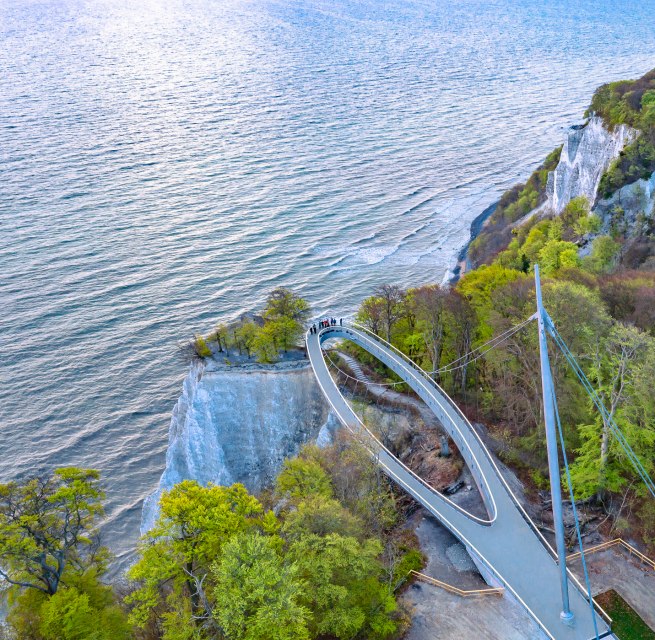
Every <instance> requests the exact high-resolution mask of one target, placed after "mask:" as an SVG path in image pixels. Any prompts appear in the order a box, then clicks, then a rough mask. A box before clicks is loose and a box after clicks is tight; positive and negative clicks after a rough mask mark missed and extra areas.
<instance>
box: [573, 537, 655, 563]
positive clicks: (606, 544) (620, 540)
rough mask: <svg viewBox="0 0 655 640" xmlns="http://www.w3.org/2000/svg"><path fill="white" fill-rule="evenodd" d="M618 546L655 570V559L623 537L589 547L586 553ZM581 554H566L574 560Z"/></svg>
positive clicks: (578, 552)
mask: <svg viewBox="0 0 655 640" xmlns="http://www.w3.org/2000/svg"><path fill="white" fill-rule="evenodd" d="M616 546H620V547H623V548H624V549H625V550H626V551H627V552H628V553H630V554H631V555H633V556H635V557H636V558H638V559H639V560H641V562H643V563H644V564H646V565H648V566H649V567H650V568H651V569H653V570H655V561H653V560H651V559H650V558H649V557H648V556H646V555H644V554H643V553H642V552H641V551H639V549H635V548H634V547H633V546H632V545H631V544H629V543H628V542H626V541H625V540H623V538H615V539H614V540H608V541H607V542H602V543H601V544H597V545H595V546H593V547H589V548H588V549H585V550H584V554H585V555H588V554H590V553H596V552H598V551H605V550H606V549H611V548H612V547H616ZM581 555H582V553H581V552H580V551H577V552H576V553H571V554H570V555H568V556H566V559H567V560H574V559H575V558H579V557H580V556H581Z"/></svg>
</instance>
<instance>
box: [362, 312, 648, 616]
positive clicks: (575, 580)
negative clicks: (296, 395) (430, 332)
mask: <svg viewBox="0 0 655 640" xmlns="http://www.w3.org/2000/svg"><path fill="white" fill-rule="evenodd" d="M351 324H352V325H353V326H354V327H356V328H357V329H362V330H363V331H365V332H366V333H367V334H369V335H371V336H373V337H374V338H375V339H376V340H377V341H378V342H381V343H384V344H385V345H387V346H389V347H390V348H391V349H393V350H394V351H395V352H396V353H398V354H399V355H400V356H401V357H402V358H403V359H404V360H405V361H406V362H407V363H408V364H410V365H411V366H412V368H413V369H414V370H416V371H417V372H419V373H421V374H422V376H423V378H424V379H425V380H427V381H428V382H430V384H432V385H433V386H434V387H435V388H436V389H437V390H438V391H439V393H440V394H441V395H442V396H443V397H444V398H446V400H447V401H448V402H449V404H450V405H451V406H452V407H453V408H454V409H455V411H456V412H457V413H458V414H459V416H460V417H461V418H462V419H463V420H464V421H465V422H466V424H468V425H469V427H470V430H471V432H472V433H473V435H474V436H475V438H476V439H477V440H478V442H479V444H480V445H481V447H482V448H483V449H484V451H485V452H486V453H487V456H488V458H489V461H490V463H491V464H492V466H493V467H494V469H495V470H496V474H497V476H498V477H499V479H500V481H501V482H502V484H503V485H504V486H505V488H506V489H507V492H508V493H509V495H510V496H511V497H512V499H513V501H514V503H515V504H516V506H517V508H518V509H519V512H520V513H521V515H522V517H523V519H524V520H525V521H526V522H527V523H528V525H529V526H530V527H531V528H532V530H533V531H534V533H535V534H536V535H537V536H538V537H539V539H540V540H541V542H542V543H543V545H544V546H545V548H546V550H547V551H548V552H549V553H550V555H551V557H552V558H553V560H554V561H555V562H557V554H556V553H555V550H554V549H553V547H552V546H551V545H550V544H549V542H548V541H547V540H546V538H545V536H544V535H543V533H541V531H540V530H539V529H538V528H537V526H536V525H535V523H534V522H533V521H532V519H531V518H530V516H529V515H528V513H527V511H526V510H525V509H524V508H523V505H522V504H521V503H520V502H519V500H518V498H517V497H516V495H515V494H514V492H513V491H512V490H511V488H510V486H509V485H508V484H507V482H506V480H505V478H504V476H503V475H502V473H501V472H500V470H499V469H498V466H497V465H496V462H495V460H494V459H493V456H492V455H491V454H490V452H489V449H487V446H486V445H485V444H484V442H483V441H482V438H480V436H479V434H478V433H477V431H476V430H475V429H474V428H473V425H471V423H470V422H469V420H468V418H467V417H466V416H465V415H464V413H463V412H462V411H461V409H460V408H459V407H458V406H457V404H456V403H455V401H454V400H453V399H452V398H451V397H450V396H449V395H448V394H447V393H446V392H445V391H444V390H443V389H442V388H441V386H440V385H439V384H438V383H437V382H436V381H435V380H433V379H432V378H431V377H430V376H429V375H428V374H427V372H426V371H424V370H423V369H422V368H421V367H420V366H419V365H418V364H417V363H416V362H414V361H413V360H412V359H411V358H410V357H409V356H407V355H406V354H404V353H403V352H402V351H401V350H400V349H398V348H397V347H396V346H394V345H393V344H391V343H390V342H387V341H386V340H385V339H384V338H382V337H381V336H378V335H377V334H376V333H373V331H371V330H370V329H368V328H366V327H364V326H363V325H360V324H358V323H356V322H353V323H351ZM625 544H627V543H625ZM628 546H629V545H628ZM635 551H637V550H636V549H635ZM637 553H638V554H639V553H640V552H638V551H637ZM640 555H643V554H640ZM569 557H571V556H569ZM645 557H646V556H644V558H645ZM646 562H647V563H650V562H651V561H650V560H649V559H648V558H646ZM566 573H567V575H568V576H569V578H570V579H571V580H572V581H573V583H574V584H575V585H576V586H577V587H578V589H579V590H580V592H581V593H582V594H583V597H584V598H585V600H587V601H588V597H587V596H586V595H584V594H585V589H584V588H583V586H582V584H581V583H580V581H579V580H578V578H577V576H576V575H575V574H574V573H573V572H572V571H571V569H570V568H569V567H567V568H566ZM592 600H593V599H592ZM593 604H594V607H595V608H596V610H597V611H599V613H600V614H601V616H602V617H603V618H604V619H605V620H606V621H607V622H609V623H611V622H612V618H610V616H609V615H608V613H607V612H606V611H605V610H604V609H603V608H602V607H601V606H600V605H599V604H598V603H597V602H596V601H595V600H593Z"/></svg>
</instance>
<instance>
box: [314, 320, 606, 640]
mask: <svg viewBox="0 0 655 640" xmlns="http://www.w3.org/2000/svg"><path fill="white" fill-rule="evenodd" d="M307 333H308V335H307V337H309V331H308V332H307ZM331 333H334V334H337V335H336V336H335V337H345V338H346V339H349V338H348V337H347V336H348V334H349V335H351V336H353V335H357V334H359V336H360V337H361V338H364V339H367V338H368V340H367V341H368V342H370V343H372V344H375V343H377V345H376V346H378V348H380V347H381V348H382V349H384V347H389V348H390V349H391V350H392V351H393V352H394V353H395V355H397V356H400V358H402V360H403V361H404V364H406V365H409V367H410V368H411V370H413V371H414V373H415V374H418V376H417V377H420V379H421V380H422V381H425V382H426V383H428V384H429V385H430V386H431V387H432V388H433V390H435V391H437V392H438V393H439V396H440V397H441V398H442V399H443V400H445V401H446V402H447V404H449V405H450V406H451V407H452V408H453V409H454V410H455V413H456V414H457V415H458V417H460V418H461V419H462V420H463V422H464V423H465V424H466V425H467V426H468V427H469V429H470V431H471V434H472V436H473V437H474V438H475V439H476V440H477V441H478V443H479V444H480V446H481V448H482V449H483V450H484V451H485V452H486V454H487V457H488V460H489V462H490V463H491V465H492V467H493V468H494V469H495V471H496V474H497V476H498V478H499V480H500V481H501V483H502V484H503V485H504V486H505V488H506V490H507V492H508V494H509V495H510V496H511V498H512V500H513V502H514V504H515V505H516V507H517V508H518V510H519V512H520V513H521V515H522V517H523V519H524V520H525V521H526V522H527V523H528V525H529V526H530V527H531V529H532V530H533V532H534V533H535V534H536V536H537V537H538V538H539V539H540V540H541V541H542V543H543V545H544V547H545V548H546V550H547V552H549V553H550V555H551V557H552V558H553V559H554V560H555V562H556V561H557V557H556V554H555V551H554V549H553V548H552V547H551V545H550V544H549V543H548V541H547V540H546V539H545V537H544V536H543V534H542V533H541V531H539V529H538V528H537V527H536V525H535V524H534V522H533V521H532V519H531V518H530V516H528V514H527V512H526V511H525V509H524V508H523V506H522V505H521V503H520V501H519V500H518V498H517V497H516V496H515V495H514V493H513V491H512V490H511V489H510V487H509V485H508V484H507V481H506V480H505V478H504V477H503V475H502V473H501V472H500V470H499V469H498V466H497V465H496V462H495V461H494V459H493V457H492V456H491V454H490V452H489V450H488V449H487V447H486V445H485V444H484V442H482V439H481V438H480V436H479V434H478V433H477V431H476V430H475V429H474V428H473V427H472V425H471V424H470V422H469V421H468V419H467V418H466V416H464V414H463V413H462V411H461V410H460V408H459V407H458V406H457V404H456V403H455V402H454V401H453V400H452V399H451V398H450V397H449V396H448V394H447V393H446V392H445V391H444V390H443V389H442V388H441V387H440V386H439V384H438V383H437V382H436V381H435V380H433V379H432V378H431V377H430V376H429V375H428V374H427V372H426V371H424V370H423V369H422V368H421V367H420V366H419V365H418V364H417V363H416V362H414V361H413V360H412V359H411V358H409V357H408V356H406V355H405V354H404V353H402V351H400V350H399V349H398V348H397V347H395V346H394V345H392V344H390V343H388V342H387V341H386V340H384V338H381V337H380V336H378V335H376V334H375V333H373V332H372V331H370V330H369V329H367V328H366V327H362V326H361V325H358V324H356V323H351V325H350V328H349V327H348V325H339V326H330V327H326V328H324V329H322V330H321V329H319V331H318V334H319V337H318V340H319V343H320V342H322V341H323V340H325V339H326V337H327V336H328V335H329V334H331ZM338 334H342V335H338ZM343 334H346V335H343ZM354 341H355V342H357V340H354ZM360 346H363V345H360ZM364 348H365V347H364ZM366 350H367V351H368V349H366ZM372 355H374V357H377V356H375V354H372ZM311 360H312V358H311V353H310V361H311ZM312 366H314V364H313V363H312ZM401 377H402V376H401ZM405 382H406V383H408V384H409V382H408V381H407V380H405ZM416 382H419V380H418V379H417V380H416ZM419 384H421V383H420V382H419ZM319 385H320V380H319ZM410 386H411V384H410ZM321 388H322V385H321ZM424 388H425V387H424ZM415 391H416V390H415ZM426 391H427V392H428V394H429V395H430V396H432V398H433V399H434V400H435V401H437V403H438V404H440V403H439V401H438V400H437V398H436V397H435V396H434V394H433V393H432V392H430V391H429V390H428V389H426ZM324 392H325V390H324ZM326 396H327V397H328V399H329V395H328V394H326ZM331 404H332V403H331ZM332 406H333V409H335V410H336V408H335V407H334V405H332ZM337 414H338V412H337ZM355 417H356V419H357V421H358V422H359V425H358V428H359V429H361V430H362V431H363V432H365V433H367V435H368V436H369V437H370V438H372V440H373V441H374V442H375V443H376V445H377V446H378V447H379V449H380V450H383V451H385V452H386V453H389V454H391V452H389V451H388V449H386V447H384V445H383V444H382V443H381V442H380V441H379V440H378V439H377V438H376V437H375V436H374V435H373V434H372V433H371V432H370V431H369V429H368V428H367V427H366V426H365V425H364V424H363V423H362V421H361V420H360V419H359V418H358V416H355ZM449 419H450V420H451V421H452V422H453V424H454V421H453V420H452V417H450V416H449ZM341 421H342V422H343V423H344V425H345V424H346V422H344V421H343V420H341ZM454 426H455V425H454ZM456 428H457V427H456ZM458 430H459V429H458ZM367 448H368V447H367ZM471 453H472V452H471ZM391 456H392V457H393V458H395V456H393V454H391ZM395 459H396V460H397V458H395ZM397 462H398V463H399V464H400V466H401V467H403V468H404V470H405V471H407V472H409V474H410V475H411V476H412V477H414V478H416V479H417V480H418V481H419V482H420V483H421V484H422V485H423V486H425V487H426V488H428V489H430V490H431V492H432V493H433V494H436V495H437V496H439V498H441V499H442V500H444V501H445V502H447V503H450V504H451V506H453V507H455V509H456V510H457V511H460V512H463V513H464V514H465V515H467V516H468V518H470V519H472V520H478V523H479V524H486V525H490V524H492V523H493V522H494V521H495V519H496V516H497V513H495V511H496V510H495V504H494V509H493V511H494V515H493V518H492V520H491V521H486V522H485V521H483V520H480V519H478V518H476V517H475V516H472V515H471V514H470V513H467V512H466V511H465V510H463V509H462V508H461V507H459V505H456V504H454V503H451V501H450V500H448V498H446V497H445V496H443V495H442V494H440V493H439V492H438V491H436V490H435V489H434V488H433V487H431V486H430V485H429V484H428V483H427V482H426V481H425V480H423V479H422V478H420V476H418V475H417V474H416V473H414V472H413V471H412V470H411V469H409V468H408V467H407V466H406V465H405V464H403V463H402V462H400V461H399V460H397ZM387 470H388V471H389V469H387ZM392 476H393V477H394V478H395V479H396V481H397V482H399V484H400V485H401V486H404V487H405V488H406V490H408V491H409V492H410V493H412V491H411V489H410V488H409V487H408V486H407V485H406V483H405V482H403V481H402V480H401V479H400V478H399V477H398V476H396V475H395V474H393V473H392ZM485 484H486V482H485ZM486 488H487V490H488V489H489V487H488V485H487V487H486ZM490 497H491V500H492V503H493V502H494V501H493V495H491V496H490ZM428 510H429V511H431V512H433V511H434V510H433V509H432V508H430V509H428ZM434 515H436V516H437V517H438V518H439V519H442V518H443V516H442V514H439V513H436V512H434ZM445 524H446V525H447V526H448V528H451V529H452V524H451V523H449V522H448V521H447V520H445ZM457 534H458V537H460V538H461V539H462V540H463V541H464V542H465V544H467V545H470V546H471V547H472V548H473V549H474V550H475V551H476V553H478V555H480V557H481V559H482V561H483V562H484V564H485V566H487V567H488V569H489V570H490V571H491V572H492V573H493V574H494V575H495V576H496V578H497V579H498V580H499V581H500V582H502V583H503V584H506V585H507V586H508V588H509V590H510V591H511V592H512V594H513V595H514V596H515V597H516V598H517V599H518V600H519V602H521V604H523V606H524V607H525V608H526V609H527V611H528V612H529V613H530V615H531V616H532V617H533V619H534V620H535V621H536V622H537V624H538V625H539V627H540V628H541V629H542V630H543V631H544V633H545V634H546V636H548V638H550V639H551V640H554V637H553V635H552V634H551V633H550V631H549V630H548V628H547V627H546V626H545V625H544V624H543V622H542V621H541V620H540V619H539V617H538V616H537V615H535V614H534V612H533V611H532V610H531V609H530V608H529V607H528V605H527V604H526V603H525V602H523V600H522V599H521V597H520V596H519V594H518V593H516V591H514V589H512V588H511V586H509V585H508V584H507V582H506V581H505V579H504V578H503V577H502V576H501V575H500V574H499V573H498V572H497V570H496V569H495V568H494V567H493V565H492V564H490V563H489V562H488V561H487V560H486V559H485V558H484V556H482V555H481V554H479V552H478V550H477V549H476V548H475V546H474V545H472V544H471V543H470V542H469V541H468V540H466V537H465V536H462V534H461V532H457ZM567 573H568V575H569V578H570V579H571V580H572V581H573V583H574V584H575V585H576V586H577V587H578V590H579V592H580V594H581V595H582V597H583V598H585V600H587V597H586V596H585V595H584V594H585V592H584V589H583V587H582V585H581V584H580V582H579V580H578V579H577V578H576V576H575V575H574V574H573V573H572V572H571V571H570V569H568V568H567ZM421 575H423V574H421ZM425 577H426V578H428V579H430V580H436V579H434V578H430V577H429V576H425ZM436 582H440V581H436ZM443 584H444V585H445V584H446V583H443ZM437 586H442V585H437ZM448 586H451V585H448ZM444 588H445V587H444ZM453 588H454V589H456V587H453ZM593 604H594V607H595V609H596V610H597V611H598V612H599V613H600V615H601V616H602V617H603V618H604V619H605V620H606V621H607V622H608V623H610V624H611V621H612V619H611V618H610V616H609V615H608V614H607V613H606V612H605V611H604V610H603V609H602V607H600V606H599V604H598V603H597V602H596V601H595V600H594V601H593ZM607 633H610V634H611V632H607ZM605 635H606V634H603V635H602V636H601V637H605Z"/></svg>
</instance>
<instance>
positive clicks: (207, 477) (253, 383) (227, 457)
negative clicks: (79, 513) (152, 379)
mask: <svg viewBox="0 0 655 640" xmlns="http://www.w3.org/2000/svg"><path fill="white" fill-rule="evenodd" d="M327 419H328V407H327V404H326V402H325V400H324V399H323V396H322V393H321V390H320V388H319V387H318V384H317V383H316V380H315V378H314V374H313V372H312V370H311V368H310V367H309V365H308V364H307V363H306V361H303V362H300V363H297V362H295V363H287V364H280V365H275V366H268V367H262V366H259V365H254V364H252V365H246V366H243V367H235V366H233V367H220V366H216V365H215V364H214V363H213V362H211V361H210V362H209V364H207V365H205V364H204V363H201V362H196V363H193V364H192V365H191V367H190V370H189V373H188V375H187V377H186V378H185V380H184V386H183V392H182V395H181V396H180V399H179V400H178V402H177V404H176V405H175V408H174V409H173V416H172V419H171V425H170V431H169V443H168V451H167V453H166V469H165V471H164V473H163V474H162V477H161V480H160V482H159V487H158V489H157V490H156V491H155V492H154V493H153V494H152V495H150V496H149V497H148V498H147V499H146V501H145V503H144V507H143V514H142V523H141V531H142V533H145V531H147V530H148V529H150V528H151V527H152V525H153V524H154V521H155V519H156V516H157V502H158V500H159V496H160V495H161V492H162V491H163V490H165V489H170V488H171V487H172V486H173V485H175V484H176V483H178V482H181V481H182V480H185V479H192V480H197V481H198V482H200V483H201V484H207V483H208V482H213V483H215V484H222V485H228V484H232V483H234V482H242V483H243V484H244V485H245V486H246V487H247V488H248V489H249V490H250V491H253V492H257V491H259V490H261V489H262V487H264V486H266V484H268V483H270V482H271V481H272V480H273V479H274V478H275V476H276V475H277V474H278V472H279V471H280V468H281V466H282V463H283V461H284V460H285V458H287V457H289V456H293V455H295V454H297V453H298V450H299V449H300V446H301V445H302V444H304V443H305V442H307V441H309V440H314V439H316V438H317V437H318V436H319V433H320V435H321V442H324V441H325V440H326V438H327V437H329V436H328V435H327V434H326V433H321V428H322V427H324V426H325V425H326V423H327ZM323 431H325V429H323Z"/></svg>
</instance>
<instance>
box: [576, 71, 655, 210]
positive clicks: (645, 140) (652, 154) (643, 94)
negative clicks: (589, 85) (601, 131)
mask: <svg viewBox="0 0 655 640" xmlns="http://www.w3.org/2000/svg"><path fill="white" fill-rule="evenodd" d="M591 113H596V114H597V115H600V116H601V117H602V118H603V121H604V122H605V124H606V126H607V127H609V128H612V127H615V126H617V125H620V124H628V125H630V126H631V127H634V128H635V129H637V130H639V131H640V132H641V133H640V135H639V137H638V138H637V139H636V140H635V141H634V142H633V143H632V144H630V145H628V146H626V148H625V149H624V150H623V151H622V152H621V155H620V156H619V157H618V158H617V159H616V160H615V161H614V162H613V163H612V165H611V166H610V167H609V169H608V170H607V172H606V173H605V175H604V176H603V178H602V179H601V183H600V188H599V192H600V195H602V196H603V197H605V198H608V197H609V196H610V195H612V193H614V192H615V191H617V190H618V189H620V188H621V187H623V186H625V185H627V184H632V183H633V182H636V181H637V180H640V179H647V178H649V177H650V175H651V174H652V173H653V171H655V69H653V70H652V71H649V72H648V73H647V74H645V75H644V76H642V77H641V78H639V79H638V80H623V81H621V82H612V83H610V84H606V85H603V86H602V87H600V88H599V89H597V91H596V93H595V94H594V97H593V99H592V101H591V106H590V107H589V110H588V112H587V114H588V115H590V114H591Z"/></svg>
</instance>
